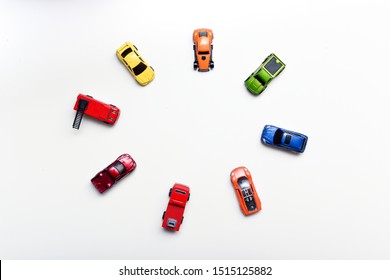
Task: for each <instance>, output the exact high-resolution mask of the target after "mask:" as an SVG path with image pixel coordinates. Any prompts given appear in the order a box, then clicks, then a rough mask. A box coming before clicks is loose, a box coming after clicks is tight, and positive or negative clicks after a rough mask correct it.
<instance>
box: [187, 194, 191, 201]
mask: <svg viewBox="0 0 390 280" xmlns="http://www.w3.org/2000/svg"><path fill="white" fill-rule="evenodd" d="M190 195H191V194H190V193H189V194H188V198H187V201H189V200H190Z"/></svg>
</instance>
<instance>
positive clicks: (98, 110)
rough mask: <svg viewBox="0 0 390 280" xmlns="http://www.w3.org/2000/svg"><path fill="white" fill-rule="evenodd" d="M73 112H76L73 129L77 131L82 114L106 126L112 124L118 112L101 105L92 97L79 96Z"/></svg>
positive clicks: (113, 107) (115, 109) (104, 104)
mask: <svg viewBox="0 0 390 280" xmlns="http://www.w3.org/2000/svg"><path fill="white" fill-rule="evenodd" d="M73 109H74V110H76V111H77V113H76V116H75V118H74V122H73V128H76V129H79V127H80V124H81V120H82V119H83V116H84V114H86V115H88V116H91V117H93V118H95V119H98V120H100V121H103V122H105V123H107V124H114V123H115V122H116V120H117V119H118V117H119V114H120V110H119V108H118V107H116V106H114V105H111V104H110V105H109V104H106V103H103V102H101V101H99V100H96V99H94V98H93V97H92V96H89V95H84V94H81V93H80V94H79V95H78V96H77V100H76V104H74V108H73Z"/></svg>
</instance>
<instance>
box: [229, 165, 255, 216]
mask: <svg viewBox="0 0 390 280" xmlns="http://www.w3.org/2000/svg"><path fill="white" fill-rule="evenodd" d="M230 180H231V181H232V184H233V187H234V190H235V191H236V195H237V198H238V201H239V202H240V206H241V210H242V212H243V213H244V214H245V215H251V214H254V213H256V212H259V211H260V210H261V202H260V199H259V197H258V195H257V192H256V189H255V185H254V184H253V181H252V175H251V173H250V172H249V170H248V169H247V168H246V167H243V166H241V167H237V168H235V169H233V170H232V172H231V173H230Z"/></svg>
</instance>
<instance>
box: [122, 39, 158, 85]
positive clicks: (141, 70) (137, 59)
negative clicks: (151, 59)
mask: <svg viewBox="0 0 390 280" xmlns="http://www.w3.org/2000/svg"><path fill="white" fill-rule="evenodd" d="M116 55H117V56H118V58H119V60H120V61H122V63H123V64H124V65H126V67H127V69H129V71H130V73H131V74H133V76H134V78H135V80H136V81H137V82H138V83H139V84H140V85H142V86H145V85H147V84H149V83H150V82H151V81H153V79H154V69H153V67H151V66H149V65H148V64H147V63H146V62H145V61H144V60H143V59H142V57H141V56H140V54H139V53H138V49H137V47H136V46H134V45H133V44H131V43H130V42H126V43H124V44H123V45H122V46H121V47H120V48H119V49H118V50H117V51H116Z"/></svg>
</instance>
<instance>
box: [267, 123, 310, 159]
mask: <svg viewBox="0 0 390 280" xmlns="http://www.w3.org/2000/svg"><path fill="white" fill-rule="evenodd" d="M307 140H308V137H307V136H306V135H303V134H301V133H298V132H294V131H290V130H287V129H284V128H280V127H276V126H273V125H266V126H264V129H263V133H262V134H261V142H263V143H264V144H267V145H271V146H274V147H277V148H281V149H285V150H288V151H292V152H296V153H303V152H304V151H305V148H306V143H307Z"/></svg>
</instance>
